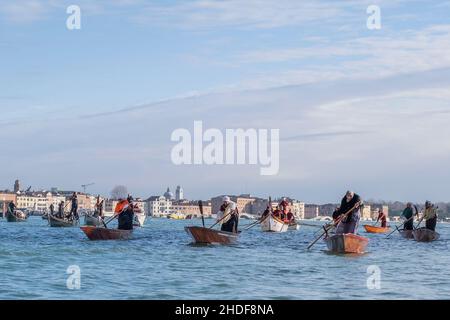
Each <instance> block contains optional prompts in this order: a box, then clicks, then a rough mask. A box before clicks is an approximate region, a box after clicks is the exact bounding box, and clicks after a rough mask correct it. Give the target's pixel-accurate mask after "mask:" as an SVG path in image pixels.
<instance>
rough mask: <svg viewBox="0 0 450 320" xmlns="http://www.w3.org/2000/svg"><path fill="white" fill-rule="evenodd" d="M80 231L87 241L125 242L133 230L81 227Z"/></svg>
mask: <svg viewBox="0 0 450 320" xmlns="http://www.w3.org/2000/svg"><path fill="white" fill-rule="evenodd" d="M80 229H81V230H83V232H84V233H85V234H86V236H87V237H88V238H89V240H127V239H130V238H131V234H132V233H133V230H119V229H107V228H103V227H94V226H83V227H80Z"/></svg>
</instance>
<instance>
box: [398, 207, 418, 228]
mask: <svg viewBox="0 0 450 320" xmlns="http://www.w3.org/2000/svg"><path fill="white" fill-rule="evenodd" d="M417 215H418V213H417V211H416V216H417ZM401 216H402V217H404V218H405V219H406V220H405V223H404V224H403V229H405V230H413V229H414V218H413V216H414V212H413V209H412V203H411V202H408V203H407V204H406V208H405V209H404V210H403V212H402V215H401Z"/></svg>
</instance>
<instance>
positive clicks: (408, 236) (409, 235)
mask: <svg viewBox="0 0 450 320" xmlns="http://www.w3.org/2000/svg"><path fill="white" fill-rule="evenodd" d="M398 232H399V233H400V235H401V236H402V237H403V238H405V239H414V236H413V231H412V230H405V229H399V230H398Z"/></svg>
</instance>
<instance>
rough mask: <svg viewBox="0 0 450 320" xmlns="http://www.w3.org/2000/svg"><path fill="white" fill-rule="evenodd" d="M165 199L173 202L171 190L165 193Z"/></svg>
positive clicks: (168, 189)
mask: <svg viewBox="0 0 450 320" xmlns="http://www.w3.org/2000/svg"><path fill="white" fill-rule="evenodd" d="M164 198H166V199H169V200H172V199H173V193H172V192H171V191H170V188H167V191H166V193H164Z"/></svg>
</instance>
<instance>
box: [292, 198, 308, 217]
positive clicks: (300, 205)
mask: <svg viewBox="0 0 450 320" xmlns="http://www.w3.org/2000/svg"><path fill="white" fill-rule="evenodd" d="M291 207H292V213H293V214H294V216H295V218H296V219H305V203H304V202H302V201H298V200H291Z"/></svg>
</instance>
